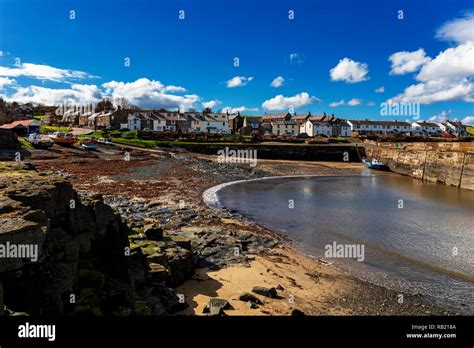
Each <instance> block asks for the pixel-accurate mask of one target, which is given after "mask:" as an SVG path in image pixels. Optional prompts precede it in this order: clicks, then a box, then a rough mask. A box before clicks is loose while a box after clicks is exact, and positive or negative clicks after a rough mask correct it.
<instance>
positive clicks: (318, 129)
mask: <svg viewBox="0 0 474 348" xmlns="http://www.w3.org/2000/svg"><path fill="white" fill-rule="evenodd" d="M300 133H306V134H308V136H310V137H315V136H318V135H327V136H330V135H331V126H330V125H329V123H328V122H322V121H321V120H320V119H318V118H317V117H310V118H309V119H308V120H306V122H305V123H303V124H302V125H301V126H300Z"/></svg>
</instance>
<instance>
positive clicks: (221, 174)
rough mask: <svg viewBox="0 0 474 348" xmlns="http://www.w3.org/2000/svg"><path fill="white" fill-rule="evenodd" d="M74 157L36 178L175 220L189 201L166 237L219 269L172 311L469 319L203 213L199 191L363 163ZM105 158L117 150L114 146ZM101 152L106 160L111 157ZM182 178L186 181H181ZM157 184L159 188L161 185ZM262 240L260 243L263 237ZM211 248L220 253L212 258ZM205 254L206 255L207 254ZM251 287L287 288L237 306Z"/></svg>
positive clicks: (191, 283)
mask: <svg viewBox="0 0 474 348" xmlns="http://www.w3.org/2000/svg"><path fill="white" fill-rule="evenodd" d="M65 152H70V151H69V150H65ZM72 152H73V153H69V154H64V155H65V160H62V161H58V159H48V160H41V159H35V158H33V162H35V164H36V165H38V166H39V170H40V172H41V171H49V170H52V171H53V172H60V173H62V174H63V175H66V176H67V177H69V178H70V180H71V181H72V183H73V185H74V187H76V189H79V190H85V191H89V192H91V193H100V194H101V195H104V197H105V196H108V195H111V197H119V196H120V195H123V196H124V197H130V198H132V197H133V199H135V198H136V199H138V201H140V202H142V203H140V204H142V205H151V204H159V205H158V206H160V207H167V208H166V209H169V210H170V212H171V213H172V214H174V215H173V216H175V215H176V216H177V219H179V217H180V216H181V215H180V214H181V212H180V209H179V207H178V205H180V204H181V203H182V202H185V205H186V209H191V210H192V211H193V212H194V213H193V214H197V215H196V217H194V218H192V220H189V221H186V222H185V223H184V226H182V225H183V221H176V222H175V221H171V222H168V225H164V228H165V232H166V233H172V234H175V233H176V235H177V236H186V238H188V237H189V238H190V239H191V243H192V244H193V246H194V245H195V244H196V243H197V244H196V245H197V246H198V249H197V250H201V251H199V252H198V253H202V255H201V257H202V258H203V259H205V260H207V261H208V262H209V260H211V263H216V262H217V264H220V265H221V266H219V267H217V268H213V267H211V268H209V267H206V265H205V264H201V265H198V268H197V269H196V270H195V275H193V276H192V277H191V279H188V280H187V281H185V282H184V283H183V284H181V285H179V286H178V287H176V288H175V291H176V293H178V294H180V293H182V294H184V295H185V298H186V302H187V303H188V305H189V306H188V307H187V308H186V309H184V310H183V311H179V312H177V313H178V314H196V315H200V314H202V309H203V307H204V306H205V304H206V303H207V301H208V299H209V298H211V297H221V298H225V299H226V300H228V301H229V302H230V304H231V306H232V307H233V308H234V309H231V310H226V311H225V314H227V315H290V314H291V313H292V311H293V309H298V310H301V311H303V312H304V313H305V314H308V315H457V314H465V313H464V311H458V310H456V309H453V308H450V306H449V305H448V304H444V303H443V304H439V303H436V301H434V300H433V299H431V298H429V297H427V296H421V295H410V294H404V293H403V292H398V291H394V290H391V289H388V288H385V287H382V286H379V285H376V284H371V283H369V282H367V281H363V280H360V279H358V278H356V277H355V276H353V275H350V274H348V273H346V272H344V271H341V270H339V269H337V268H336V267H334V266H332V265H331V266H329V265H327V264H325V263H323V262H320V261H317V260H315V259H314V258H313V259H312V258H310V257H309V256H307V255H305V254H304V253H302V252H300V251H298V250H295V249H294V248H293V247H292V246H291V245H290V243H289V241H288V238H285V237H284V236H281V235H279V234H278V232H273V231H269V230H268V229H266V228H264V227H262V226H258V225H256V224H253V223H252V222H250V221H249V220H247V219H246V218H244V217H242V216H235V215H232V214H229V213H227V212H225V211H224V210H222V209H220V208H218V207H211V208H209V207H208V206H206V205H205V203H204V200H203V199H202V197H203V195H204V194H205V192H208V191H209V190H210V189H213V188H214V190H216V189H215V188H216V186H220V187H221V188H222V187H224V186H228V185H229V184H230V183H232V182H238V181H247V180H248V179H250V180H255V179H257V180H262V179H265V178H267V179H268V178H270V177H272V176H276V177H283V176H337V175H360V173H361V172H363V171H365V167H362V166H361V165H359V164H354V163H348V164H346V163H327V162H303V161H273V160H262V161H261V163H259V166H257V168H256V170H253V169H251V168H243V167H242V165H239V164H236V165H230V166H229V165H226V166H220V165H219V164H217V163H216V160H215V158H212V157H210V156H203V155H195V154H191V153H188V152H174V153H173V154H169V153H168V154H165V153H163V156H159V158H158V156H156V153H154V154H155V155H154V156H151V155H149V154H148V153H147V152H146V151H133V152H132V158H134V160H132V161H130V162H129V163H125V164H124V162H123V161H122V160H120V161H119V162H118V160H117V156H121V155H120V151H117V153H116V154H115V155H116V157H113V156H112V158H107V159H106V160H105V161H104V160H102V161H101V164H102V166H103V167H104V168H103V169H102V170H101V169H100V168H98V166H97V165H96V161H97V158H99V159H100V158H101V157H104V158H105V155H104V154H103V153H98V154H95V156H96V157H97V158H87V159H83V158H79V159H78V158H77V157H80V154H76V153H74V151H72ZM108 152H113V149H112V150H108ZM107 156H109V157H111V156H110V154H107ZM61 157H62V156H61ZM63 158H64V157H63ZM102 159H103V158H102ZM289 162H290V163H289ZM315 172H317V174H315ZM174 174H176V176H174ZM381 175H387V174H381ZM389 175H392V174H389ZM94 178H95V179H96V180H94ZM232 179H236V180H232ZM226 180H227V181H226ZM229 180H230V181H229ZM188 181H189V185H186V184H187V183H188ZM155 182H156V184H154V183H155ZM156 185H160V186H159V189H157V186H156ZM215 192H217V190H216V191H215ZM215 192H214V193H215ZM208 193H209V192H208ZM114 199H115V198H114ZM112 201H113V200H112ZM119 201H120V200H119ZM123 201H124V202H125V201H126V204H127V208H130V207H132V208H131V210H133V205H132V203H133V202H132V201H131V200H130V199H123ZM147 202H148V203H147ZM154 202H156V203H154ZM108 204H111V203H110V202H108ZM124 204H125V203H124ZM133 204H134V203H133ZM112 205H113V204H112ZM137 206H140V205H137ZM113 208H114V207H113ZM114 209H116V207H115V208H114ZM162 209H164V208H162ZM122 219H125V221H126V222H127V221H128V222H129V223H131V224H132V225H133V224H134V223H136V221H135V217H124V216H122ZM168 230H169V231H168ZM220 231H223V232H224V233H225V234H224V236H225V238H224V239H222V237H219V236H220V235H221V233H223V232H220ZM203 235H204V239H206V238H207V239H206V240H209V239H212V238H218V239H217V240H218V241H219V243H220V244H211V245H210V246H209V245H208V246H203V247H202V245H201V244H200V243H202V239H203V237H202V236H203ZM249 235H252V236H253V237H251V238H250V237H249ZM230 236H232V238H233V239H232V240H236V241H239V240H242V241H243V240H247V239H246V238H250V240H251V242H249V244H248V245H249V251H248V252H245V255H241V256H240V258H239V259H238V260H234V259H233V258H232V249H233V248H234V247H235V245H232V243H235V241H234V242H230V243H231V245H229V244H228V242H226V241H225V240H227V239H228V238H229V237H230ZM259 238H264V239H263V240H262V241H260V239H259ZM195 240H196V241H197V242H195ZM269 240H273V241H274V242H275V243H276V244H275V245H274V246H271V247H266V246H265V245H272V244H273V243H270V242H269ZM205 243H207V242H205ZM238 243H241V242H238ZM245 243H247V242H245ZM242 245H244V244H242ZM199 248H201V249H199ZM229 249H230V250H229ZM214 251H216V252H217V254H212V252H214ZM209 252H211V254H210V256H206V253H209ZM253 286H268V287H278V286H280V288H282V289H283V290H279V295H280V296H281V297H282V298H279V299H268V298H265V297H262V296H257V297H259V299H260V300H262V302H263V303H264V304H263V305H262V306H260V307H259V308H256V309H253V308H249V307H248V306H247V303H245V302H242V301H240V300H238V296H239V294H240V292H251V290H252V287H253ZM399 295H403V302H402V303H399ZM290 299H293V302H290Z"/></svg>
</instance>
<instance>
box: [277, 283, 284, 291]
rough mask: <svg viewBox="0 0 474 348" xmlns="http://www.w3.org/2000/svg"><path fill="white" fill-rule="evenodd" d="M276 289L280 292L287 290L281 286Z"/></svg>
mask: <svg viewBox="0 0 474 348" xmlns="http://www.w3.org/2000/svg"><path fill="white" fill-rule="evenodd" d="M276 289H277V290H280V291H283V290H285V289H284V288H283V286H281V285H280V284H278V285H277V287H276Z"/></svg>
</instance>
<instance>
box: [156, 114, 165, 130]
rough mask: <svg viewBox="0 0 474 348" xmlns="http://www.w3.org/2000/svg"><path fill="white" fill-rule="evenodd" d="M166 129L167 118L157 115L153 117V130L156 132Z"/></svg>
mask: <svg viewBox="0 0 474 348" xmlns="http://www.w3.org/2000/svg"><path fill="white" fill-rule="evenodd" d="M165 129H166V118H164V117H163V116H160V115H156V116H155V117H154V119H153V130H154V131H155V132H164V131H165Z"/></svg>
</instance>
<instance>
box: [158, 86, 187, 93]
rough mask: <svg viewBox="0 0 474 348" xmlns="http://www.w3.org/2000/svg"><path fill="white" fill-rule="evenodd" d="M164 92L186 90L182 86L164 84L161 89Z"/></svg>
mask: <svg viewBox="0 0 474 348" xmlns="http://www.w3.org/2000/svg"><path fill="white" fill-rule="evenodd" d="M163 91H164V92H169V93H180V92H186V88H184V87H179V86H166V87H165V88H164V89H163Z"/></svg>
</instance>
